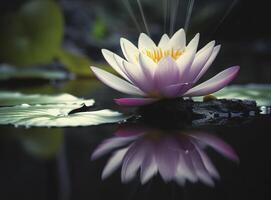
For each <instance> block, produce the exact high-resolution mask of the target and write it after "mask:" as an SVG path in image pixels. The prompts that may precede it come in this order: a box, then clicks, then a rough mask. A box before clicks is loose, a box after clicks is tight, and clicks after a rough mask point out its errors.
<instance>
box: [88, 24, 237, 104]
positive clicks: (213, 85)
mask: <svg viewBox="0 0 271 200" xmlns="http://www.w3.org/2000/svg"><path fill="white" fill-rule="evenodd" d="M198 43H199V34H196V36H195V37H194V38H193V39H192V40H191V41H190V42H189V43H188V44H186V35H185V31H184V30H183V29H180V30H179V31H177V32H176V33H175V34H174V35H173V36H172V37H171V38H169V36H168V35H167V34H164V35H163V36H162V38H161V40H160V42H159V44H158V46H157V45H156V44H155V43H154V42H153V40H152V39H151V38H150V37H149V36H147V35H146V34H144V33H141V34H140V36H139V40H138V47H136V46H135V45H134V44H132V43H131V42H130V41H128V40H127V39H124V38H121V39H120V45H121V49H122V52H123V54H124V57H125V59H123V58H122V57H120V56H118V55H117V54H115V53H113V52H111V51H109V50H106V49H103V50H102V54H103V56H104V58H105V59H106V61H107V62H108V63H109V64H110V65H111V66H112V68H114V70H115V71H116V72H118V74H119V75H120V76H121V77H122V78H120V77H118V76H115V75H113V74H111V73H108V72H106V71H104V70H102V69H99V68H97V67H91V69H92V71H93V72H94V73H95V75H96V76H97V77H98V78H99V79H100V80H101V81H102V82H103V83H104V84H106V85H107V86H109V87H111V88H113V89H115V90H117V91H119V92H122V93H125V94H129V95H135V96H137V97H135V98H120V99H115V101H116V103H118V104H119V105H126V106H141V105H146V104H150V103H153V102H155V101H158V100H161V99H165V98H177V97H193V96H205V95H208V94H211V93H214V92H216V91H218V90H220V89H222V88H223V87H225V86H226V85H227V84H228V83H230V82H231V81H232V80H233V79H234V77H235V76H236V74H237V73H238V71H239V66H233V67H230V68H228V69H226V70H224V71H222V72H220V73H219V74H217V75H216V76H214V77H213V78H211V79H209V80H207V81H205V82H203V83H201V84H199V85H196V83H197V82H198V81H199V79H200V78H201V77H202V76H203V75H204V74H205V72H206V71H207V70H208V68H209V67H210V66H211V64H212V63H213V61H214V60H215V58H216V56H217V54H218V52H219V50H220V47H221V46H220V45H216V44H215V41H211V42H209V43H208V44H207V45H205V46H204V47H203V48H202V49H200V50H199V51H197V49H198Z"/></svg>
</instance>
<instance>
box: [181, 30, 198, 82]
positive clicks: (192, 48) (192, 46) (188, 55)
mask: <svg viewBox="0 0 271 200" xmlns="http://www.w3.org/2000/svg"><path fill="white" fill-rule="evenodd" d="M198 44H199V34H197V35H196V36H195V37H194V38H193V40H191V42H190V43H189V44H188V46H187V48H186V50H185V52H184V54H183V55H181V56H180V58H179V59H178V60H177V61H176V63H177V65H178V67H179V70H180V75H181V77H180V79H181V81H182V83H185V82H187V81H189V75H188V73H189V71H190V68H191V65H192V63H193V61H194V59H195V55H196V51H197V48H198Z"/></svg>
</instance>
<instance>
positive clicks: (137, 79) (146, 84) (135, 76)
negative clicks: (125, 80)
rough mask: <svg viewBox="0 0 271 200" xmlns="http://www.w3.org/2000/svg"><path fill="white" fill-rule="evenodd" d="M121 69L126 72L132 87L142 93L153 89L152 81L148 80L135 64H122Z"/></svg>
mask: <svg viewBox="0 0 271 200" xmlns="http://www.w3.org/2000/svg"><path fill="white" fill-rule="evenodd" d="M123 67H124V69H125V70H126V72H127V76H128V77H129V78H130V80H132V82H133V83H134V85H136V86H137V87H138V88H140V89H141V90H142V91H143V92H146V93H148V92H149V91H151V90H152V89H153V84H152V81H150V80H148V79H147V77H146V76H145V74H144V72H143V70H142V68H141V67H140V66H137V65H135V64H131V63H128V62H125V61H124V62H123Z"/></svg>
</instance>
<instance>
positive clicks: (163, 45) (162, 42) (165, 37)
mask: <svg viewBox="0 0 271 200" xmlns="http://www.w3.org/2000/svg"><path fill="white" fill-rule="evenodd" d="M169 40H170V39H169V37H168V35H167V34H164V35H163V36H162V37H161V40H160V42H159V44H158V47H159V48H161V49H167V47H168V45H169Z"/></svg>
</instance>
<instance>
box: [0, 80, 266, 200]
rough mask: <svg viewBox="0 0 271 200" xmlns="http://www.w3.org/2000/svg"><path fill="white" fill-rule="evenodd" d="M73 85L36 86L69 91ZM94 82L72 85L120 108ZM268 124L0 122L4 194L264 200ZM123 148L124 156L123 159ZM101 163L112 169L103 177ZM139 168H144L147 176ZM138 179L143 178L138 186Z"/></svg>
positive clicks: (258, 120)
mask: <svg viewBox="0 0 271 200" xmlns="http://www.w3.org/2000/svg"><path fill="white" fill-rule="evenodd" d="M81 84H82V83H81ZM85 85H87V84H85ZM67 88H68V89H67ZM72 88H73V87H72V86H71V85H69V87H66V89H65V87H62V89H58V88H55V89H52V88H50V89H48V88H46V87H44V88H43V89H41V88H39V90H40V91H47V93H54V92H60V91H61V92H63V91H64V92H67V91H68V92H72V91H71V89H72ZM74 88H76V87H74ZM91 88H92V86H91V84H89V87H88V88H87V87H86V91H83V90H78V89H77V90H76V89H75V90H74V92H73V94H77V95H79V96H80V95H81V96H85V97H87V96H88V97H93V98H95V99H96V101H97V102H98V103H97V108H99V107H105V105H106V107H107V108H117V107H116V106H115V105H114V104H113V103H112V98H113V97H114V96H117V95H118V94H115V93H112V90H110V89H107V88H101V87H100V86H98V89H97V87H94V88H95V89H93V88H92V89H91ZM22 91H24V92H33V91H35V90H34V89H33V88H31V90H30V89H28V88H23V89H22ZM75 91H76V92H75ZM126 111H127V110H126ZM129 111H130V110H129ZM270 130H271V119H270V117H269V116H267V115H262V116H259V117H253V118H247V119H242V120H241V119H233V120H231V121H230V122H227V123H224V125H215V124H214V125H204V126H200V127H190V126H185V128H183V129H177V130H176V129H174V130H168V129H166V130H165V129H164V130H161V129H158V128H157V127H153V128H150V127H146V126H145V125H140V126H139V125H138V124H132V125H131V124H130V125H129V126H128V125H127V126H126V125H124V124H109V125H100V126H93V127H84V128H63V129H58V128H51V129H47V128H46V129H45V128H44V129H43V128H30V129H24V128H13V127H9V126H5V127H4V126H2V127H1V129H0V131H1V135H0V137H1V140H0V177H1V179H0V185H1V187H0V188H1V199H4V200H6V199H8V200H13V199H19V198H20V199H29V200H30V199H39V200H43V199H44V200H45V199H46V200H47V199H50V200H53V199H63V200H69V199H74V200H81V199H82V200H84V199H127V200H128V199H129V200H130V199H163V200H164V199H230V200H232V199H269V198H270V197H271V195H270V186H271V175H270V168H271V164H270V163H271V162H270V161H271V157H270V155H269V152H270V144H269V143H270V140H269V138H270V137H269V135H270ZM112 138H113V139H112ZM103 148H104V152H103V150H102V149H103ZM125 148H128V149H127V151H122V153H121V151H119V150H123V149H125ZM99 151H102V152H103V153H101V154H99ZM117 152H119V154H118V156H116V154H117ZM121 154H123V155H126V156H125V157H124V161H123V162H121ZM127 154H128V155H127ZM114 155H115V161H116V162H112V163H115V164H116V163H117V161H119V166H118V167H115V168H114V167H113V166H114V165H112V163H111V164H108V165H107V162H108V160H109V159H110V158H113V157H114ZM180 155H182V158H180ZM152 161H153V163H152ZM106 165H107V167H108V168H110V167H111V168H112V167H113V168H114V169H113V170H109V171H111V172H112V173H111V175H108V177H106V178H105V179H104V180H102V178H101V177H102V174H103V170H104V168H105V166H106ZM144 167H145V168H144ZM178 167H179V169H180V170H179V171H178ZM138 168H144V169H145V171H144V172H145V176H144V173H143V172H142V173H143V175H141V174H140V173H141V172H140V169H139V170H137V169H138ZM155 169H156V171H155ZM151 172H153V173H151ZM177 172H178V173H177ZM146 174H149V175H150V174H151V175H150V176H147V175H146ZM140 177H141V178H142V177H145V180H143V182H146V183H144V184H143V185H142V184H141V181H140ZM150 177H151V178H150ZM143 179H144V178H143Z"/></svg>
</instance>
